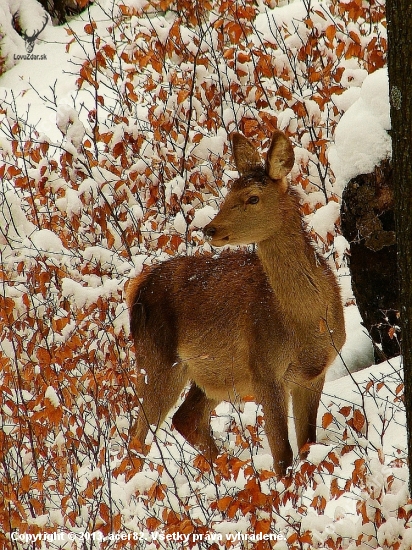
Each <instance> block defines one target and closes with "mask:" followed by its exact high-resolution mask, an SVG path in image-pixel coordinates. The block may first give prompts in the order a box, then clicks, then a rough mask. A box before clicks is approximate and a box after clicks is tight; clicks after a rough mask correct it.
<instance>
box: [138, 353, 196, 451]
mask: <svg viewBox="0 0 412 550" xmlns="http://www.w3.org/2000/svg"><path fill="white" fill-rule="evenodd" d="M136 355H137V357H138V358H140V361H138V363H139V366H140V367H141V368H142V370H143V371H144V372H145V373H146V374H145V375H142V376H141V379H140V380H139V383H138V386H137V388H136V393H137V396H138V397H139V401H140V403H139V410H138V416H137V419H136V421H135V423H134V424H133V425H132V427H131V434H132V435H133V436H136V437H137V439H138V440H139V441H140V443H141V444H142V446H143V450H144V452H145V454H147V452H148V447H146V445H145V440H146V436H147V434H148V432H149V430H152V431H153V432H155V431H156V430H157V429H158V428H159V426H160V425H161V424H162V422H163V421H164V419H165V418H166V415H167V413H168V412H169V411H170V409H171V408H172V407H173V405H175V403H176V402H177V400H178V399H179V397H180V394H181V392H182V391H183V389H184V387H185V385H186V384H187V376H186V369H185V367H184V366H183V365H181V364H177V365H176V364H173V361H172V360H171V359H170V357H164V356H162V354H160V353H152V354H151V356H150V362H149V361H148V359H149V357H148V356H147V355H144V356H143V355H140V354H136Z"/></svg>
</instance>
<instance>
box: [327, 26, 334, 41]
mask: <svg viewBox="0 0 412 550" xmlns="http://www.w3.org/2000/svg"><path fill="white" fill-rule="evenodd" d="M325 34H326V37H327V39H328V40H329V42H332V40H333V39H334V38H335V35H336V27H335V25H329V27H328V28H327V29H326V31H325Z"/></svg>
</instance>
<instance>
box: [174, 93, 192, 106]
mask: <svg viewBox="0 0 412 550" xmlns="http://www.w3.org/2000/svg"><path fill="white" fill-rule="evenodd" d="M189 95H190V91H189V90H180V91H179V93H178V94H177V104H178V105H180V104H181V103H183V101H184V100H185V99H187V98H188V97H189Z"/></svg>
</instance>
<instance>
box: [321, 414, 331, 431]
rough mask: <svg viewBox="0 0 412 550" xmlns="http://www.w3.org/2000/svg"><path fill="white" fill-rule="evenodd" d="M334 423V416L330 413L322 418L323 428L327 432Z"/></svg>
mask: <svg viewBox="0 0 412 550" xmlns="http://www.w3.org/2000/svg"><path fill="white" fill-rule="evenodd" d="M332 422H333V414H332V413H330V412H326V413H325V414H324V415H323V416H322V428H323V429H324V430H325V429H326V428H328V427H329V426H330V425H331V424H332Z"/></svg>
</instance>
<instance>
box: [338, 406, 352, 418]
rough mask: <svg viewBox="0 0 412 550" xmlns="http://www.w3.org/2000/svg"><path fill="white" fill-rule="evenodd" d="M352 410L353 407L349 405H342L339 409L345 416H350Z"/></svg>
mask: <svg viewBox="0 0 412 550" xmlns="http://www.w3.org/2000/svg"><path fill="white" fill-rule="evenodd" d="M351 411H352V407H349V406H347V407H342V408H341V409H339V412H340V414H343V416H345V417H346V416H349V415H350V413H351Z"/></svg>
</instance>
